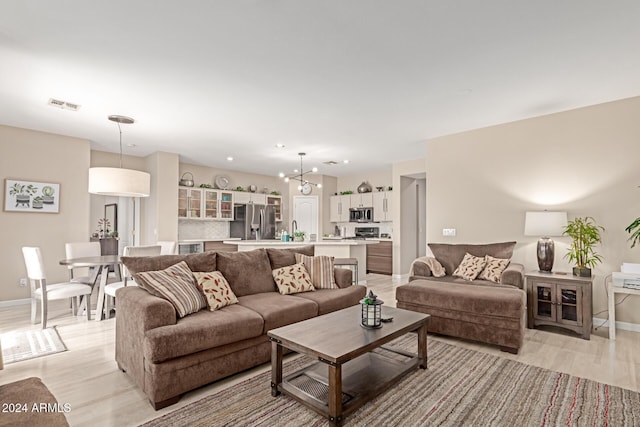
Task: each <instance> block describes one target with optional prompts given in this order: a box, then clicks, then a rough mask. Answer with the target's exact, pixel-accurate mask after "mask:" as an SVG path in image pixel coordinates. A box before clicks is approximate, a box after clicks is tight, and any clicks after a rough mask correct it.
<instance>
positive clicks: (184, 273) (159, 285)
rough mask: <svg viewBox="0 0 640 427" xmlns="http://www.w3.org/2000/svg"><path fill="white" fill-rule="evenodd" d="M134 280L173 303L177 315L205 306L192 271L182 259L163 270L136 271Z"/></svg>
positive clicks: (180, 315)
mask: <svg viewBox="0 0 640 427" xmlns="http://www.w3.org/2000/svg"><path fill="white" fill-rule="evenodd" d="M136 282H137V283H138V284H139V285H140V286H141V287H143V288H144V289H146V290H147V291H149V292H150V293H151V294H153V295H156V296H159V297H160V298H164V299H166V300H167V301H169V302H170V303H171V304H173V306H174V307H175V309H176V311H177V312H178V316H179V317H184V316H186V315H187V314H191V313H195V312H197V311H200V309H203V308H205V307H206V306H207V302H206V301H205V299H204V297H203V296H202V294H201V293H200V290H199V289H198V286H197V285H196V282H195V279H194V278H193V273H191V270H190V269H189V266H188V265H187V263H186V262H184V261H181V262H179V263H178V264H174V265H172V266H171V267H168V268H166V269H164V270H160V271H145V272H141V273H138V274H136Z"/></svg>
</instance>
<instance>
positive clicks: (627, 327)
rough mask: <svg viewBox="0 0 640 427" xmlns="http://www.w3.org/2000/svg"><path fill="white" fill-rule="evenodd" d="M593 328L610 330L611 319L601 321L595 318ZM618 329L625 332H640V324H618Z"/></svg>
mask: <svg viewBox="0 0 640 427" xmlns="http://www.w3.org/2000/svg"><path fill="white" fill-rule="evenodd" d="M593 326H594V327H598V328H608V327H609V319H600V318H597V317H594V318H593ZM616 329H621V330H623V331H631V332H640V324H638V323H629V322H616Z"/></svg>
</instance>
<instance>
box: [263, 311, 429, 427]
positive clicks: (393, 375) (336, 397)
mask: <svg viewBox="0 0 640 427" xmlns="http://www.w3.org/2000/svg"><path fill="white" fill-rule="evenodd" d="M382 315H383V317H393V321H392V322H389V323H383V324H382V328H380V329H365V328H363V327H362V326H360V306H354V307H350V308H345V309H344V310H340V311H336V312H333V313H329V314H325V315H324V316H319V317H315V318H313V319H309V320H305V321H302V322H298V323H294V324H292V325H288V326H283V327H281V328H277V329H273V330H271V331H269V333H268V335H269V339H270V340H271V394H272V395H273V396H278V395H279V394H280V393H281V392H282V393H284V394H286V395H288V396H291V397H292V398H294V399H296V400H297V401H298V402H300V403H302V404H303V405H306V406H308V407H309V408H311V409H313V410H315V411H316V412H318V413H319V414H320V415H323V416H326V417H327V418H328V420H329V423H330V425H332V426H340V425H342V421H343V420H344V417H346V416H347V415H349V414H350V413H352V412H353V411H355V410H356V409H357V408H359V407H360V406H362V405H363V404H364V403H366V402H367V401H369V400H371V399H372V398H374V397H376V396H378V395H379V394H380V393H382V392H383V391H385V390H387V389H388V388H389V387H391V386H392V385H393V384H394V383H396V382H398V381H399V380H400V378H401V377H402V376H403V375H405V374H407V373H408V372H410V371H412V370H414V369H416V368H417V367H418V366H419V367H420V368H422V369H426V367H427V325H428V324H429V318H430V316H429V315H428V314H423V313H416V312H413V311H408V310H402V309H399V308H393V307H383V309H382ZM411 331H416V332H417V333H418V354H414V353H409V352H405V351H401V350H398V349H391V348H388V347H383V345H384V344H386V343H388V342H389V341H392V340H394V339H396V338H398V337H400V336H402V335H404V334H406V333H408V332H411ZM284 348H287V349H289V350H293V351H295V352H297V353H301V354H306V355H308V356H311V357H313V358H317V359H318V362H316V363H314V364H313V365H311V366H310V367H307V368H305V369H302V370H300V371H298V372H296V373H294V374H292V375H289V376H287V377H286V378H284V381H283V378H282V354H283V349H284Z"/></svg>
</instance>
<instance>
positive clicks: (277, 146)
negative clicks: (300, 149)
mask: <svg viewBox="0 0 640 427" xmlns="http://www.w3.org/2000/svg"><path fill="white" fill-rule="evenodd" d="M276 148H284V144H283V143H281V142H278V143H277V144H276Z"/></svg>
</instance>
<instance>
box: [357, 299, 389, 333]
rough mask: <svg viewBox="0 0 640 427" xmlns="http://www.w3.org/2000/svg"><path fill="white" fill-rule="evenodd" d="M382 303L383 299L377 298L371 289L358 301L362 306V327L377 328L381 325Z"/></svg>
mask: <svg viewBox="0 0 640 427" xmlns="http://www.w3.org/2000/svg"><path fill="white" fill-rule="evenodd" d="M382 304H384V301H382V300H379V299H378V297H377V296H376V295H374V294H373V291H369V294H367V296H366V297H364V299H363V300H362V301H360V306H361V308H362V316H361V317H362V318H361V321H360V325H361V326H362V327H363V328H367V329H377V328H381V327H382Z"/></svg>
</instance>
